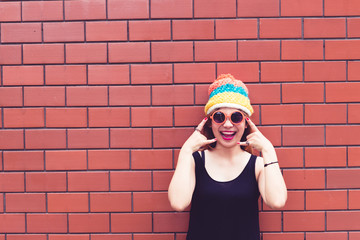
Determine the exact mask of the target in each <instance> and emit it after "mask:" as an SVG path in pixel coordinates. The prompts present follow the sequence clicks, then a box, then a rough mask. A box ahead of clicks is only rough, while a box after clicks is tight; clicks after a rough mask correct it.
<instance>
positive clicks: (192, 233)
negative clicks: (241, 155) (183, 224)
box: [186, 152, 260, 240]
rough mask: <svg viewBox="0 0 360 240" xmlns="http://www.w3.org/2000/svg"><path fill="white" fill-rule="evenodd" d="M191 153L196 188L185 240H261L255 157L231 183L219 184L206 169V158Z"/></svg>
mask: <svg viewBox="0 0 360 240" xmlns="http://www.w3.org/2000/svg"><path fill="white" fill-rule="evenodd" d="M201 154H202V156H200V154H199V153H198V152H195V153H193V157H194V159H195V175H196V185H195V189H194V193H193V196H192V202H191V211H190V222H189V230H188V233H187V237H186V239H187V240H260V230H259V209H258V199H259V195H260V193H259V189H258V184H257V181H256V177H255V162H256V156H254V155H251V157H250V160H249V161H248V163H247V165H246V166H245V168H244V170H243V171H242V172H241V174H240V175H239V176H238V177H236V178H235V179H233V180H230V181H227V182H218V181H216V180H214V179H212V178H211V177H210V176H209V174H208V173H207V171H206V169H205V154H204V152H201Z"/></svg>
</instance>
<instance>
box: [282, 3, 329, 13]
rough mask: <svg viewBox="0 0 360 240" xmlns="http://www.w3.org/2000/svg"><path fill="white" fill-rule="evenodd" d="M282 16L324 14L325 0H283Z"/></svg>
mask: <svg viewBox="0 0 360 240" xmlns="http://www.w3.org/2000/svg"><path fill="white" fill-rule="evenodd" d="M325 5H326V4H325ZM281 16H323V1H322V0H302V1H292V0H281Z"/></svg>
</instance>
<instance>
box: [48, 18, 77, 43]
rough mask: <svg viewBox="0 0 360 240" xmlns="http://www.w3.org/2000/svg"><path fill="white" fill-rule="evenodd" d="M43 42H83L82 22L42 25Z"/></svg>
mask: <svg viewBox="0 0 360 240" xmlns="http://www.w3.org/2000/svg"><path fill="white" fill-rule="evenodd" d="M43 31H44V42H83V41H84V23H83V22H47V23H43Z"/></svg>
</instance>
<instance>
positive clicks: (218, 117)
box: [213, 112, 225, 123]
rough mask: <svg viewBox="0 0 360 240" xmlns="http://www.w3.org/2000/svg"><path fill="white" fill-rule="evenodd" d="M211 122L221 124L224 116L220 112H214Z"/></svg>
mask: <svg viewBox="0 0 360 240" xmlns="http://www.w3.org/2000/svg"><path fill="white" fill-rule="evenodd" d="M213 120H214V121H215V122H216V123H222V122H224V121H225V115H224V114H223V113H222V112H216V113H214V116H213Z"/></svg>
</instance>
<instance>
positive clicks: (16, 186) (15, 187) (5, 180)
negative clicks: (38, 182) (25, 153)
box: [0, 173, 24, 226]
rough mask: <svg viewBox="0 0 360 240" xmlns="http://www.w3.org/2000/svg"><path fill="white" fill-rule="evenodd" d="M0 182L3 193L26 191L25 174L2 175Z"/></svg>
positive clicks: (0, 175)
mask: <svg viewBox="0 0 360 240" xmlns="http://www.w3.org/2000/svg"><path fill="white" fill-rule="evenodd" d="M0 180H1V181H0V183H1V184H0V191H1V192H23V191H24V173H1V174H0ZM0 226H1V224H0Z"/></svg>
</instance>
